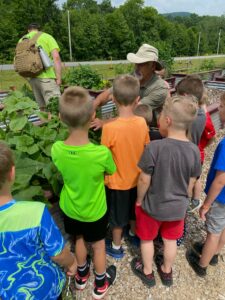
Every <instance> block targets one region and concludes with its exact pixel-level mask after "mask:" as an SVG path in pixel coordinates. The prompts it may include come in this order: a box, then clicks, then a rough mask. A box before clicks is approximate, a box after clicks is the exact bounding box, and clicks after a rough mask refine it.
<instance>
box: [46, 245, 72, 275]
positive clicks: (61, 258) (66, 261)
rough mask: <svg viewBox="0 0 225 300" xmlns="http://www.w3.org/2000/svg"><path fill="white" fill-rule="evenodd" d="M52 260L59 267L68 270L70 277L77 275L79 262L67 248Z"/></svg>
mask: <svg viewBox="0 0 225 300" xmlns="http://www.w3.org/2000/svg"><path fill="white" fill-rule="evenodd" d="M51 259H52V260H53V261H54V262H55V263H57V264H58V265H60V266H62V267H64V268H66V270H67V275H68V276H73V275H75V273H76V269H77V261H76V258H75V257H74V256H73V255H72V253H71V252H70V251H69V249H68V248H67V247H64V248H63V250H62V252H61V253H59V254H58V255H56V256H52V257H51Z"/></svg>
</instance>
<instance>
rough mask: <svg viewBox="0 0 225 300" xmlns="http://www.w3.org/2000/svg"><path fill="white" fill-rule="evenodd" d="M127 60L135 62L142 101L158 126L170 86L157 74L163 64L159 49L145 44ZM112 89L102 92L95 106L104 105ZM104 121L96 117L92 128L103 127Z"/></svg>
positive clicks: (154, 124) (153, 124) (154, 123)
mask: <svg viewBox="0 0 225 300" xmlns="http://www.w3.org/2000/svg"><path fill="white" fill-rule="evenodd" d="M127 60H128V61H130V62H131V63H134V64H135V71H134V75H135V76H136V77H138V79H139V81H140V94H139V95H140V98H141V101H140V102H141V103H143V104H147V105H149V106H150V107H151V109H152V110H153V123H152V124H151V125H152V126H156V125H157V124H156V118H157V115H158V113H159V111H160V110H161V108H162V106H163V104H164V101H165V99H166V97H167V95H168V87H167V86H166V84H165V82H164V80H162V79H161V78H160V77H159V76H158V75H156V74H155V71H156V70H161V69H162V66H161V64H160V63H159V62H158V50H157V49H156V48H155V47H153V46H151V45H148V44H143V45H142V46H141V47H140V48H139V49H138V51H137V53H135V54H134V53H128V55H127ZM111 94H112V89H108V90H106V91H104V92H103V93H102V94H100V95H99V96H98V97H97V98H96V99H95V100H94V105H95V107H98V106H101V105H104V104H105V103H107V102H108V101H109V100H110V97H111ZM103 123H104V121H102V120H99V119H95V121H93V122H92V128H94V129H95V130H97V129H99V128H100V127H102V125H103Z"/></svg>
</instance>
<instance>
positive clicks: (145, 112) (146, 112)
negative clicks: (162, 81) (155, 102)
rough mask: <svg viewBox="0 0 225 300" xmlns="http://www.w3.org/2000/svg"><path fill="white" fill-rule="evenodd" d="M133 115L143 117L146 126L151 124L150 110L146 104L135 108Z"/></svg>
mask: <svg viewBox="0 0 225 300" xmlns="http://www.w3.org/2000/svg"><path fill="white" fill-rule="evenodd" d="M134 114H135V115H137V116H139V117H143V118H144V119H145V121H146V123H147V125H148V126H149V125H150V123H151V122H152V110H151V108H150V106H149V105H147V104H139V105H138V106H137V107H136V108H135V110H134Z"/></svg>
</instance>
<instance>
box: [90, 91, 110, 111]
mask: <svg viewBox="0 0 225 300" xmlns="http://www.w3.org/2000/svg"><path fill="white" fill-rule="evenodd" d="M110 96H112V89H107V90H105V91H104V92H102V93H101V94H100V95H98V96H97V97H96V98H95V100H93V101H94V108H95V109H96V108H97V107H98V106H102V105H104V104H106V103H107V102H108V101H109V100H110Z"/></svg>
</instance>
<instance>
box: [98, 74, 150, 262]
mask: <svg viewBox="0 0 225 300" xmlns="http://www.w3.org/2000/svg"><path fill="white" fill-rule="evenodd" d="M139 89H140V84H139V81H138V79H136V78H135V77H133V76H130V75H125V76H119V77H117V78H116V79H115V80H114V82H113V100H114V101H115V103H116V105H117V107H118V113H119V117H118V118H117V119H116V120H114V121H112V122H110V123H108V124H105V125H104V126H103V131H102V144H103V145H105V146H107V147H108V148H109V149H110V150H111V151H112V154H113V159H114V161H115V163H116V167H117V172H116V173H115V174H113V175H112V176H107V177H106V186H107V187H108V189H107V201H108V203H109V224H110V227H111V228H112V242H109V243H108V244H107V245H106V253H107V254H108V255H110V256H112V257H114V258H117V259H121V258H122V257H123V256H124V250H123V248H122V246H121V239H122V232H123V228H124V227H125V226H127V225H128V223H129V220H130V221H131V230H130V231H129V234H130V236H131V237H134V235H135V212H134V205H135V201H136V197H137V189H136V186H137V179H138V175H139V173H140V171H139V169H138V167H137V163H138V161H139V159H140V157H141V154H142V152H143V150H144V147H145V145H146V144H147V143H149V133H148V127H147V125H146V122H145V120H144V119H143V118H142V117H138V116H135V115H134V112H133V111H134V108H135V107H136V105H137V103H138V100H139Z"/></svg>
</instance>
